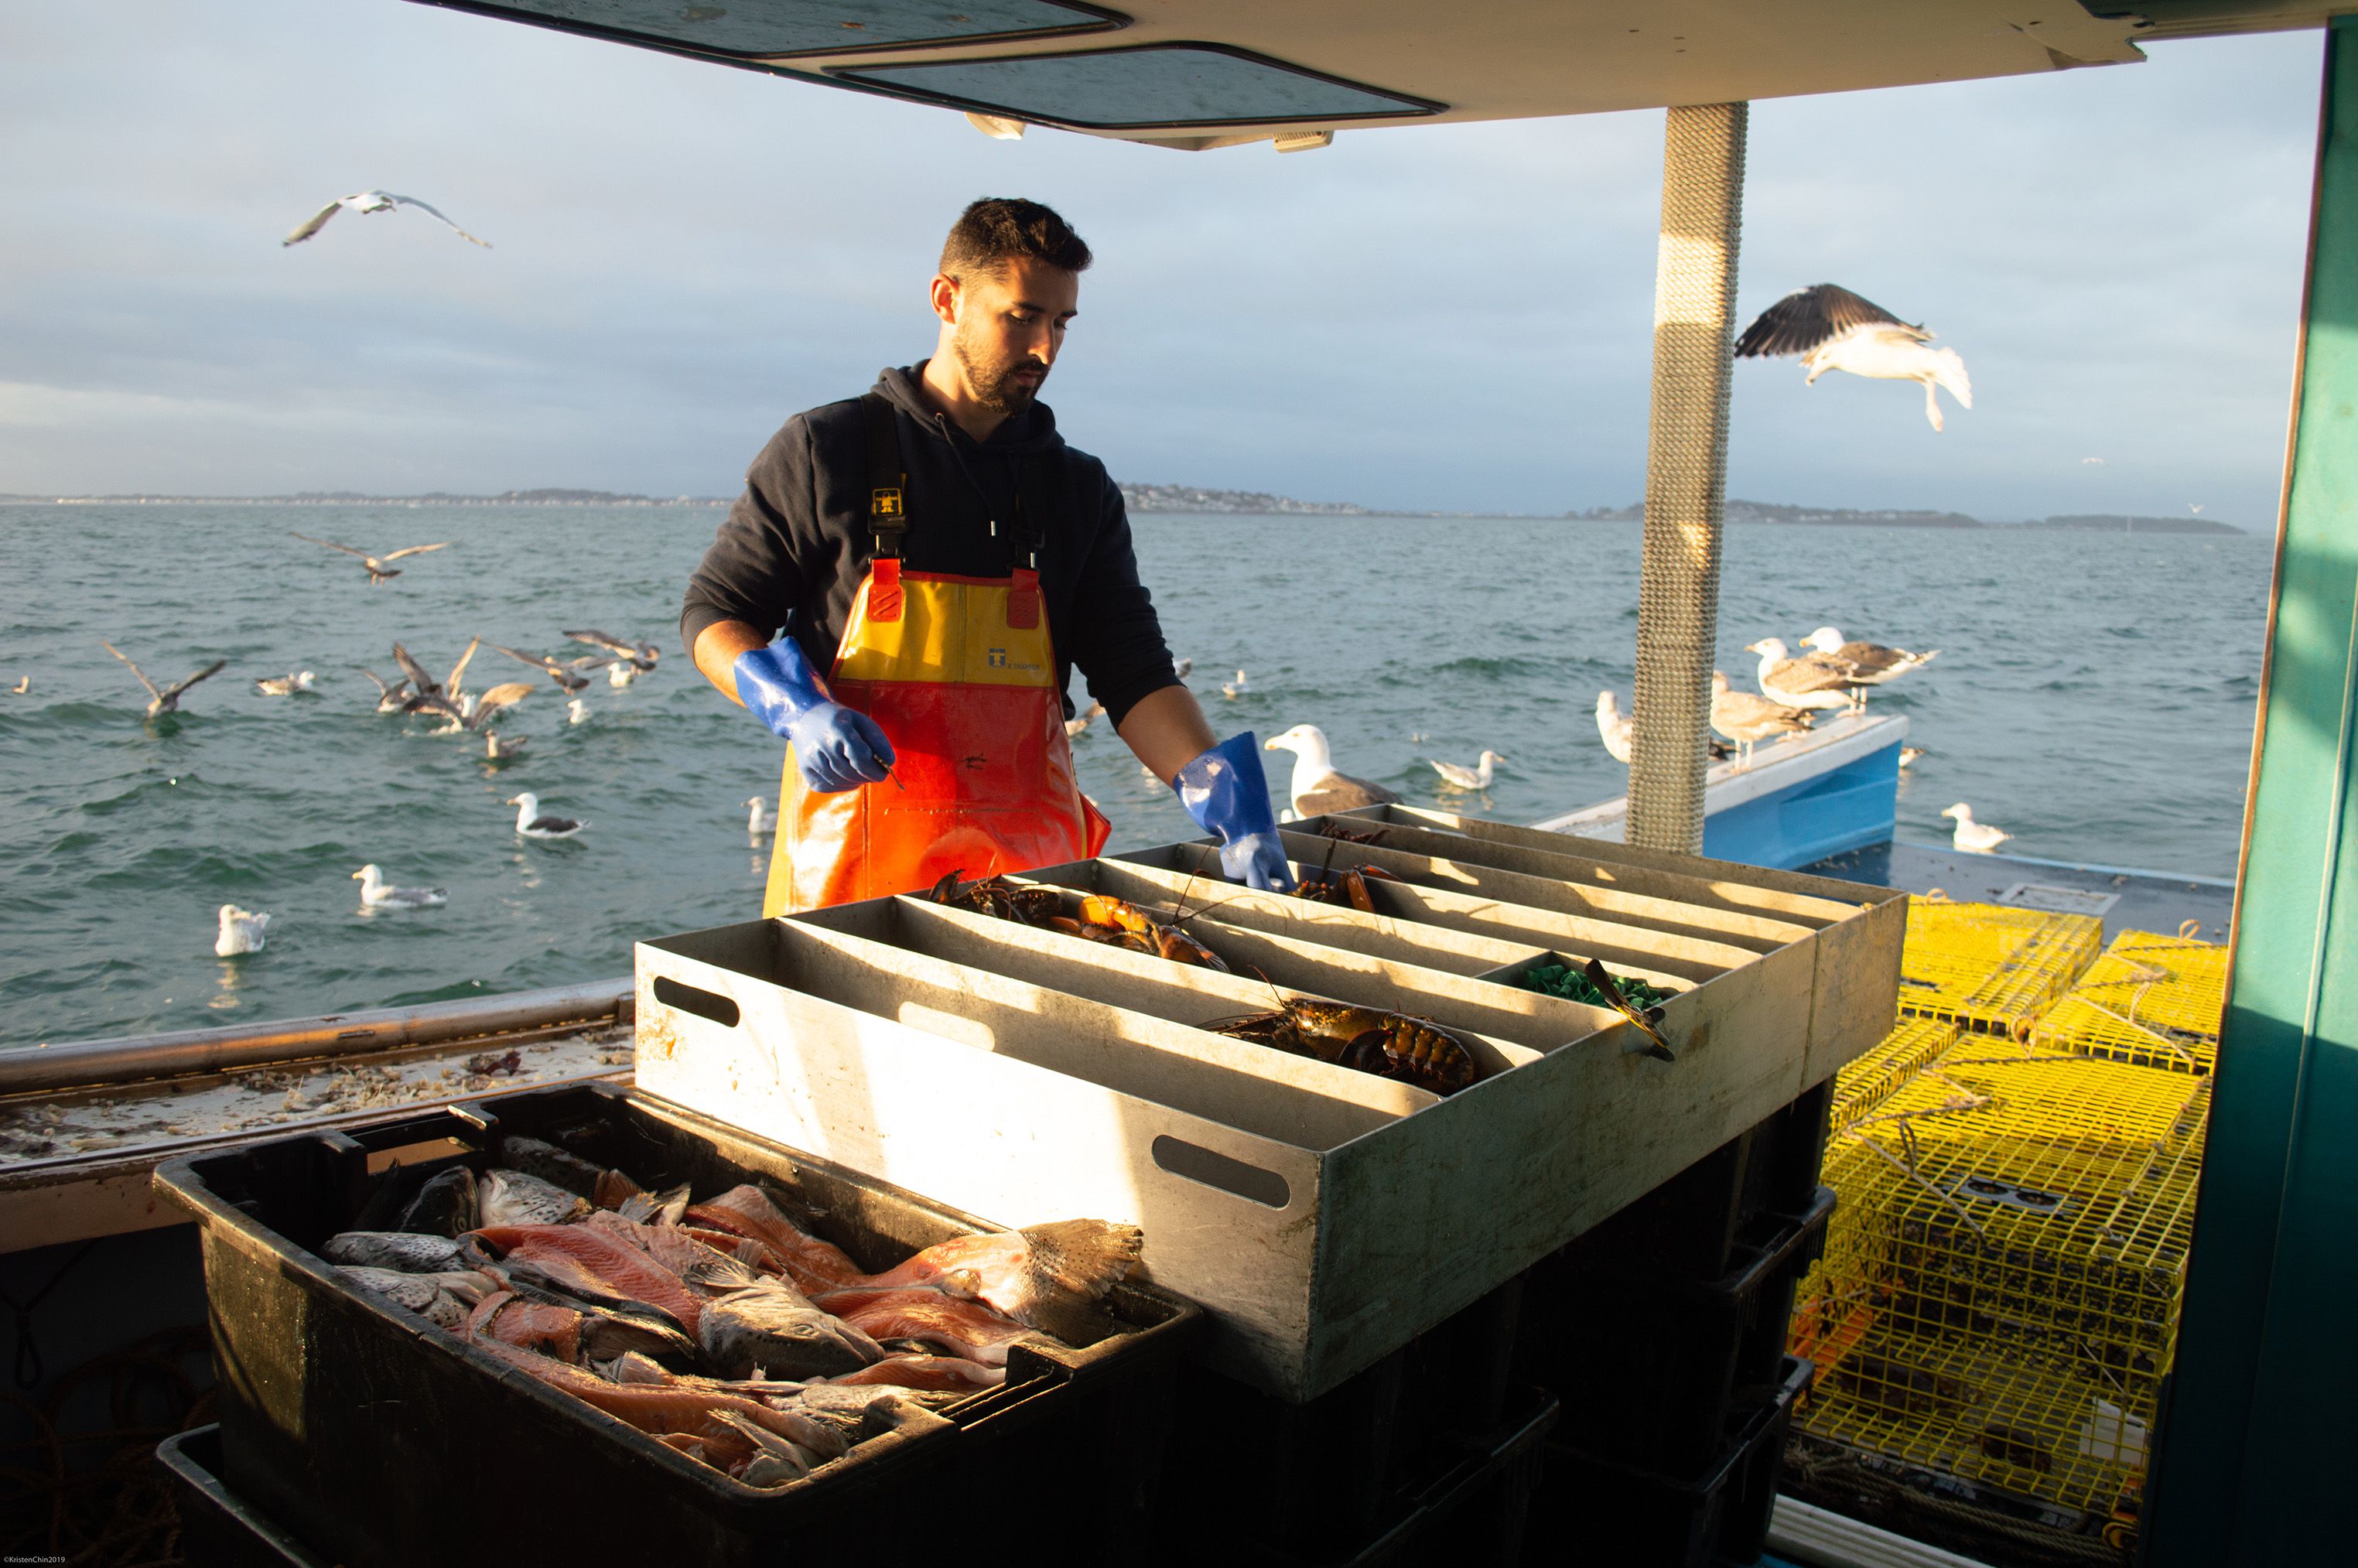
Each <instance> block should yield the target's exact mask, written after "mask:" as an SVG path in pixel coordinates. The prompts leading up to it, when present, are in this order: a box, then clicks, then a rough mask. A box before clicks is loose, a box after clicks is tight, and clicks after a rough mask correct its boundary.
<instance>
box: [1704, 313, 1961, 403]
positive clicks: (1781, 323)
mask: <svg viewBox="0 0 2358 1568" xmlns="http://www.w3.org/2000/svg"><path fill="white" fill-rule="evenodd" d="M1932 337H1933V334H1932V333H1931V332H1929V331H1926V330H1924V329H1923V328H1921V327H1913V326H1910V325H1909V324H1908V323H1907V322H1905V321H1902V320H1901V319H1899V318H1898V317H1897V316H1894V315H1893V314H1892V313H1891V312H1890V311H1888V310H1886V309H1885V308H1883V307H1882V306H1880V305H1877V304H1874V303H1873V302H1871V301H1869V300H1866V299H1862V298H1860V297H1858V296H1857V295H1855V294H1853V293H1852V292H1851V291H1850V290H1849V289H1847V288H1844V287H1841V286H1840V285H1838V284H1832V283H1820V284H1813V285H1812V286H1811V287H1808V288H1797V289H1795V290H1794V291H1793V292H1792V293H1790V294H1789V295H1787V296H1785V297H1784V298H1782V299H1779V301H1777V303H1776V304H1774V305H1771V306H1770V307H1768V309H1766V310H1763V311H1762V312H1761V313H1760V315H1759V318H1758V319H1757V320H1755V321H1754V322H1753V323H1752V325H1750V326H1749V327H1747V328H1745V329H1744V335H1743V336H1742V337H1740V338H1738V339H1736V358H1737V359H1740V360H1742V359H1753V358H1756V357H1760V356H1766V355H1783V354H1799V355H1801V365H1802V368H1803V369H1805V370H1807V371H1808V372H1809V378H1808V379H1809V381H1810V382H1812V383H1814V382H1815V381H1816V380H1817V379H1818V377H1820V376H1822V375H1823V374H1825V373H1826V372H1828V371H1830V370H1845V371H1848V372H1850V373H1851V374H1853V375H1863V376H1870V377H1873V378H1874V379H1876V380H1878V381H1920V382H1922V383H1923V384H1924V417H1925V418H1927V419H1929V420H1931V422H1932V428H1933V429H1935V430H1938V429H1939V428H1940V427H1941V401H1940V398H1939V397H1938V396H1937V395H1936V394H1935V392H1934V389H1935V388H1936V387H1942V386H1945V387H1947V388H1948V389H1949V395H1950V396H1952V397H1953V398H1955V399H1956V400H1957V401H1958V403H1960V404H1962V405H1963V406H1965V407H1967V408H1971V407H1972V406H1974V385H1973V383H1972V382H1970V381H1968V380H1967V379H1966V378H1965V362H1964V361H1963V360H1962V359H1959V358H1958V357H1957V351H1956V350H1954V349H1928V348H1926V347H1925V346H1924V345H1925V344H1926V343H1928V342H1930V341H1931V340H1932Z"/></svg>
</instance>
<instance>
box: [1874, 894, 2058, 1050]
mask: <svg viewBox="0 0 2358 1568" xmlns="http://www.w3.org/2000/svg"><path fill="white" fill-rule="evenodd" d="M2103 942H2104V922H2103V921H2101V920H2099V919H2098V918H2096V917H2095V916H2094V915H2090V914H2051V913H2049V912H2047V911H2044V910H2036V909H2016V908H2012V907H2010V906H2008V905H2005V904H1996V903H1947V902H1945V901H1942V900H1935V899H1926V898H1911V899H1909V901H1908V943H1907V947H1906V950H1905V952H1904V954H1903V955H1902V957H1901V959H1900V965H1899V1006H1900V1008H1901V1010H1902V1011H1906V1012H1909V1013H1912V1014H1915V1015H1916V1016H1918V1017H1920V1018H1942V1019H1947V1020H1949V1021H1950V1022H1953V1023H1955V1024H1957V1025H1958V1026H1959V1027H1960V1028H1963V1029H1967V1030H1973V1031H1975V1032H1978V1033H1992V1034H2004V1035H2008V1036H2012V1037H2019V1036H2021V1035H2023V1034H2026V1033H2028V1031H2029V1029H2030V1026H2031V1024H2032V1023H2033V1022H2035V1021H2036V1020H2037V1019H2038V1018H2039V1014H2041V1013H2043V1012H2045V1011H2047V1009H2048V1008H2049V1007H2050V1005H2051V1004H2052V1003H2053V1002H2054V1001H2055V1000H2056V999H2057V998H2059V997H2061V995H2062V994H2063V992H2064V990H2065V989H2066V988H2068V987H2069V986H2070V985H2071V982H2072V981H2073V980H2076V979H2079V978H2080V974H2081V972H2082V970H2084V969H2086V968H2088V966H2089V964H2090V963H2091V962H2093V960H2094V958H2095V957H2096V951H2097V948H2098V947H2099V946H2102V945H2103Z"/></svg>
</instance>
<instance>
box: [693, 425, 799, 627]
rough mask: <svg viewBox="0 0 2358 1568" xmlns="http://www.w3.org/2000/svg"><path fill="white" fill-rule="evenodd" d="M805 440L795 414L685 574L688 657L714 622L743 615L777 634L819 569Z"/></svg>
mask: <svg viewBox="0 0 2358 1568" xmlns="http://www.w3.org/2000/svg"><path fill="white" fill-rule="evenodd" d="M810 446H811V443H810V426H809V423H808V421H807V420H806V419H805V418H803V417H802V416H799V415H798V416H795V418H792V419H789V420H788V421H786V423H785V426H784V428H782V429H780V430H779V432H778V433H777V434H776V435H774V436H773V437H771V438H770V444H769V445H768V446H766V447H763V449H762V453H761V456H759V457H757V458H755V459H754V460H753V466H752V468H750V469H747V470H745V490H744V493H743V494H741V495H740V496H738V498H737V499H736V501H735V502H734V503H732V504H731V505H730V508H729V515H728V517H727V519H726V520H725V521H723V522H722V523H721V524H720V531H719V533H718V534H717V535H714V537H713V540H712V545H711V547H710V548H708V549H707V550H706V551H705V552H704V559H703V560H702V561H701V562H699V563H698V566H697V568H696V570H695V572H694V574H693V575H691V576H690V577H689V578H688V579H687V600H686V601H685V602H684V603H683V604H682V605H681V606H680V611H679V634H680V636H681V638H682V639H683V640H685V641H686V643H687V654H688V657H689V659H691V660H693V659H694V658H695V657H696V640H697V638H698V637H699V636H701V635H703V633H704V629H705V628H706V627H708V626H710V625H712V624H713V623H714V622H720V621H742V622H745V623H746V624H747V625H749V626H752V627H754V628H755V629H757V630H759V631H761V632H763V633H766V634H768V635H769V636H772V637H773V638H774V637H775V636H776V635H777V633H778V631H779V629H780V628H781V627H783V626H784V624H785V622H786V617H787V615H788V614H789V613H790V612H791V611H793V610H794V609H795V606H796V605H798V604H801V603H803V602H804V600H805V599H806V596H807V594H808V593H809V589H810V584H811V581H812V579H813V577H814V576H815V575H816V574H818V573H820V572H822V571H823V570H824V567H825V563H824V562H823V560H822V559H821V557H820V556H819V554H818V553H817V551H818V549H819V545H818V539H817V528H816V526H815V524H814V521H813V518H812V514H811V498H812V494H813V487H812V469H811V449H810Z"/></svg>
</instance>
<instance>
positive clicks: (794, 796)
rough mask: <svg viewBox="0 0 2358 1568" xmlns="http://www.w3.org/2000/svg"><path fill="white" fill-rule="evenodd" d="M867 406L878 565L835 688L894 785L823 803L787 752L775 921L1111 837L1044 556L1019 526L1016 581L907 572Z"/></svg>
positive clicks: (882, 431)
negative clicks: (1060, 675)
mask: <svg viewBox="0 0 2358 1568" xmlns="http://www.w3.org/2000/svg"><path fill="white" fill-rule="evenodd" d="M866 401H867V402H868V404H869V407H868V410H867V412H868V416H869V421H870V432H871V443H870V445H871V455H870V467H871V486H872V490H871V497H872V499H871V508H870V523H871V527H872V528H873V529H874V531H875V534H876V542H877V555H876V558H875V560H874V561H873V562H872V563H871V565H870V567H869V568H868V577H867V579H866V580H865V581H863V582H862V583H861V584H860V591H859V593H858V594H857V595H856V596H854V598H853V599H852V601H851V613H850V615H849V618H848V620H847V621H846V622H845V625H844V630H843V640H842V643H840V645H839V646H838V649H837V651H836V656H835V665H834V667H833V669H832V670H831V671H830V673H829V676H828V681H827V686H828V688H829V690H830V691H831V693H832V694H833V696H834V697H835V700H836V701H838V702H840V703H842V704H844V705H845V706H846V707H849V708H857V709H859V710H860V712H862V713H865V714H866V715H868V717H869V718H871V719H874V720H875V721H876V723H877V724H878V726H879V727H881V728H882V730H883V731H884V733H885V735H886V737H887V738H889V739H890V740H891V741H892V751H893V759H894V760H893V765H892V778H891V779H888V780H886V781H885V782H884V783H882V784H862V785H860V787H859V788H857V789H850V790H844V791H840V792H838V793H836V794H831V795H829V794H822V793H820V792H818V791H817V790H813V789H809V788H807V787H806V786H805V785H804V784H803V780H802V773H801V772H800V770H798V769H797V768H796V766H795V757H794V752H793V748H791V747H789V748H788V749H787V752H786V762H785V771H784V776H783V779H782V781H781V784H780V786H779V796H780V809H779V812H778V836H777V840H776V843H775V845H774V847H773V849H772V850H771V853H770V881H769V887H768V889H767V891H766V892H765V893H764V894H763V900H762V913H763V915H764V916H765V917H768V916H775V915H781V914H795V913H798V912H800V911H802V910H806V909H817V908H820V907H822V906H824V905H827V904H833V903H850V902H852V901H854V900H857V899H864V898H877V897H881V896H882V895H884V894H886V893H896V892H914V891H915V890H918V889H921V888H926V887H930V886H932V885H933V884H934V883H935V882H936V881H940V880H941V879H942V877H943V875H944V874H945V873H946V872H949V871H957V873H958V874H959V875H961V876H965V877H987V876H994V875H997V874H999V873H1000V872H1002V871H1031V870H1033V869H1034V868H1036V867H1040V866H1051V865H1055V864H1058V863H1059V862H1062V861H1065V860H1083V859H1087V857H1089V856H1092V855H1095V854H1096V853H1098V851H1099V850H1100V849H1104V848H1105V843H1106V839H1107V838H1108V837H1109V833H1110V827H1109V824H1108V823H1107V821H1106V819H1105V817H1104V816H1102V815H1101V814H1099V812H1098V809H1097V807H1096V806H1093V805H1091V804H1090V803H1089V801H1088V800H1087V797H1085V796H1084V795H1082V794H1081V792H1080V786H1079V784H1077V783H1076V780H1075V778H1074V775H1073V752H1072V747H1071V745H1070V744H1069V743H1068V742H1067V741H1066V740H1065V711H1064V703H1063V700H1062V694H1061V693H1060V692H1059V691H1058V690H1057V687H1056V661H1055V649H1054V645H1053V644H1052V643H1051V641H1050V638H1049V628H1048V624H1047V617H1046V615H1045V613H1044V610H1043V607H1042V602H1041V593H1040V575H1039V571H1038V569H1037V565H1036V562H1037V556H1036V547H1035V546H1032V545H1031V543H1030V540H1029V537H1028V535H1026V534H1025V533H1024V531H1023V530H1022V527H1021V526H1020V520H1019V528H1018V549H1019V552H1021V553H1022V555H1023V556H1024V557H1025V558H1026V560H1027V563H1028V564H1026V565H1025V566H1022V567H1020V568H1016V570H1015V571H1014V573H1013V574H1012V575H1011V576H1010V577H1006V578H1001V579H987V578H968V577H951V576H948V575H946V574H941V573H932V572H913V571H906V570H903V568H902V565H901V558H900V537H901V534H902V533H903V530H904V529H905V528H906V525H907V523H906V518H905V516H904V515H903V511H902V506H901V493H902V491H901V483H900V481H902V479H903V474H902V471H901V468H900V462H899V456H900V447H899V434H898V430H897V427H895V425H894V424H893V423H892V409H891V406H889V405H886V404H885V403H884V401H883V399H882V398H881V397H877V396H876V395H874V394H872V393H871V394H870V395H869V396H868V398H867V399H866ZM1018 508H1019V512H1020V510H1021V503H1020V502H1019V503H1018Z"/></svg>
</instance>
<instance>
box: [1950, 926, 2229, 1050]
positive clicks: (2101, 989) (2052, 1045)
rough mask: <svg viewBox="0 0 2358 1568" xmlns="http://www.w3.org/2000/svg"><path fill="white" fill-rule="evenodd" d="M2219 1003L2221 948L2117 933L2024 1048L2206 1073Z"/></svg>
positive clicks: (2188, 937) (2222, 996) (2223, 968)
mask: <svg viewBox="0 0 2358 1568" xmlns="http://www.w3.org/2000/svg"><path fill="white" fill-rule="evenodd" d="M2190 924H2191V923H2190ZM1910 935H1911V937H1912V935H1913V933H1912V930H1911V933H1910ZM2226 1004H2227V949H2226V948H2225V947H2224V946H2221V945H2220V944H2218V943H2214V942H2198V941H2196V940H2194V938H2193V935H2192V934H2191V933H2186V934H2184V935H2177V936H2163V935H2156V934H2155V933H2153V932H2150V931H2124V932H2122V933H2121V934H2120V935H2118V936H2116V937H2115V938H2114V939H2113V945H2112V946H2110V947H2107V948H2106V949H2105V950H2104V957H2100V958H2098V959H2097V960H2096V961H2095V962H2094V963H2093V965H2091V966H2089V968H2088V972H2087V973H2086V974H2085V975H2082V977H2081V978H2080V980H2079V982H2078V983H2077V984H2076V985H2074V986H2072V988H2071V989H2070V990H2069V991H2068V992H2066V993H2065V994H2064V995H2063V997H2062V999H2061V1000H2059V1001H2057V1002H2056V1004H2055V1005H2054V1006H2053V1007H2051V1008H2050V1009H2048V1011H2046V1013H2045V1014H2044V1015H2043V1016H2042V1017H2040V1019H2039V1022H2037V1023H2036V1024H2034V1025H2033V1026H2032V1027H2031V1032H2030V1041H2031V1044H2033V1045H2035V1046H2039V1047H2040V1048H2042V1049H2047V1050H2056V1051H2075V1052H2078V1053H2079V1054H2082V1055H2084V1056H2102V1057H2104V1058H2106V1059H2108V1060H2111V1061H2115V1062H2130V1063H2134V1064H2136V1065H2138V1066H2140V1067H2158V1068H2162V1069H2164V1070H2166V1071H2171V1072H2180V1073H2208V1072H2210V1071H2211V1070H2212V1067H2213V1066H2215V1065H2216V1064H2217V1062H2218V1059H2219V1019H2220V1015H2221V1014H2222V1013H2223V1011H2225V1010H2226Z"/></svg>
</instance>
